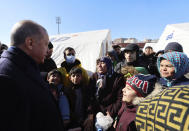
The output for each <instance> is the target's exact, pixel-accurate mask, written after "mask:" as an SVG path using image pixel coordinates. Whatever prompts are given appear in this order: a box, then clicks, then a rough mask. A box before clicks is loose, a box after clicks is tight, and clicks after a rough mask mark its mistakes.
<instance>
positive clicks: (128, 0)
mask: <svg viewBox="0 0 189 131" xmlns="http://www.w3.org/2000/svg"><path fill="white" fill-rule="evenodd" d="M188 13H189V0H1V1H0V18H1V22H0V41H1V42H3V43H6V44H9V43H10V40H9V39H10V31H11V28H12V26H13V25H14V24H15V23H16V22H18V21H20V20H23V19H30V20H33V21H35V22H37V23H39V24H41V25H43V26H44V27H45V28H46V29H47V31H48V33H49V35H55V34H57V24H56V17H57V16H60V17H61V20H62V23H61V25H60V33H61V34H65V33H76V32H84V31H90V30H101V29H110V30H111V35H112V39H115V38H120V37H124V38H130V37H135V38H137V39H139V40H143V39H145V38H151V39H156V38H159V37H160V36H161V33H162V32H163V30H164V28H165V26H166V25H167V24H175V23H183V22H189V15H188Z"/></svg>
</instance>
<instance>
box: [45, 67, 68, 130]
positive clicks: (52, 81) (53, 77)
mask: <svg viewBox="0 0 189 131" xmlns="http://www.w3.org/2000/svg"><path fill="white" fill-rule="evenodd" d="M61 80H62V74H61V73H60V72H59V71H58V70H56V69H54V70H52V71H50V72H49V73H48V76H47V81H48V82H49V85H50V91H51V92H52V94H53V96H54V97H55V99H56V100H57V102H58V104H59V108H60V112H61V116H62V120H63V123H64V126H65V128H67V127H68V124H69V123H70V108H69V103H68V99H67V96H66V95H65V93H64V89H63V86H62V84H61Z"/></svg>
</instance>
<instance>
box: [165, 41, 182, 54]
mask: <svg viewBox="0 0 189 131" xmlns="http://www.w3.org/2000/svg"><path fill="white" fill-rule="evenodd" d="M172 51H177V52H183V48H182V45H181V44H179V43H178V42H170V43H168V44H167V46H166V47H165V50H164V52H165V53H167V52H172Z"/></svg>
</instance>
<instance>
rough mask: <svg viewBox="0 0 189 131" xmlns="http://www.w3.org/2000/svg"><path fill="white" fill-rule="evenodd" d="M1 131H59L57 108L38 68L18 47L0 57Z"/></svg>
mask: <svg viewBox="0 0 189 131" xmlns="http://www.w3.org/2000/svg"><path fill="white" fill-rule="evenodd" d="M0 104H1V106H0V121H1V126H0V130H1V131H62V130H63V126H62V121H61V117H60V112H59V110H58V106H57V104H56V102H55V100H54V98H53V96H52V94H51V93H50V91H49V90H48V87H47V85H46V84H45V83H44V81H43V80H42V78H41V76H40V72H39V69H38V65H37V64H36V63H35V61H34V60H33V59H32V58H31V57H29V56H28V55H26V54H25V53H24V52H23V51H22V50H20V49H19V48H16V47H14V48H12V47H11V48H9V49H8V50H7V51H5V52H3V54H2V55H1V58H0Z"/></svg>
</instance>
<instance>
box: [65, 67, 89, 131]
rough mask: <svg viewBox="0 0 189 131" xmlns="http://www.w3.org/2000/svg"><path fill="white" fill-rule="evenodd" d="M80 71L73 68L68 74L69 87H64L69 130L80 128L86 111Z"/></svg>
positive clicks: (85, 99) (77, 68) (83, 85)
mask: <svg viewBox="0 0 189 131" xmlns="http://www.w3.org/2000/svg"><path fill="white" fill-rule="evenodd" d="M82 73H83V72H82V69H81V68H80V67H74V68H72V69H71V70H70V72H69V81H70V83H71V85H70V86H69V87H66V92H67V94H68V99H69V103H70V116H71V123H70V126H69V128H72V129H73V128H75V129H78V130H79V129H80V130H81V128H82V125H83V121H84V118H85V114H86V113H85V109H86V101H87V98H86V87H85V83H84V81H83V75H82Z"/></svg>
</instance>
